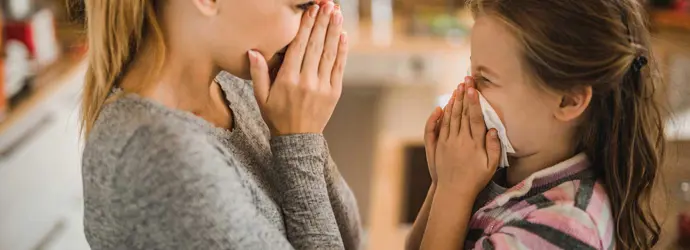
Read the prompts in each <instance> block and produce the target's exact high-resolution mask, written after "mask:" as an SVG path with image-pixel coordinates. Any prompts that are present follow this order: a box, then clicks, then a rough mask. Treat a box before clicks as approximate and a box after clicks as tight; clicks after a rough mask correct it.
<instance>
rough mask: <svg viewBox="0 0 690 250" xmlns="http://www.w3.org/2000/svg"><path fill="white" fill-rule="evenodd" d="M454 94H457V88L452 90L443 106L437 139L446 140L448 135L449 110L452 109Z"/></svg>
mask: <svg viewBox="0 0 690 250" xmlns="http://www.w3.org/2000/svg"><path fill="white" fill-rule="evenodd" d="M455 95H457V90H454V91H453V95H452V96H451V97H450V100H448V104H446V107H445V108H443V120H441V131H440V132H439V135H438V138H439V140H446V139H448V136H449V135H450V119H451V118H450V116H451V115H450V112H451V110H452V109H453V103H454V102H455Z"/></svg>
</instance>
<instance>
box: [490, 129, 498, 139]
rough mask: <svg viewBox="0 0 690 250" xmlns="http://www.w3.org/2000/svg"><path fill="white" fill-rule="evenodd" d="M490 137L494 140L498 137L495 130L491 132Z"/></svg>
mask: <svg viewBox="0 0 690 250" xmlns="http://www.w3.org/2000/svg"><path fill="white" fill-rule="evenodd" d="M489 135H491V137H493V138H496V137H498V133H496V130H493V129H492V130H491V132H489Z"/></svg>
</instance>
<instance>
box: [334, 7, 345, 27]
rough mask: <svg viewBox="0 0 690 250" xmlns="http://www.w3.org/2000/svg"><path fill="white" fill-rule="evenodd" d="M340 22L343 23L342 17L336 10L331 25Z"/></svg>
mask: <svg viewBox="0 0 690 250" xmlns="http://www.w3.org/2000/svg"><path fill="white" fill-rule="evenodd" d="M342 22H343V15H342V14H341V13H340V10H336V11H335V12H334V13H333V24H335V25H339V24H340V23H342Z"/></svg>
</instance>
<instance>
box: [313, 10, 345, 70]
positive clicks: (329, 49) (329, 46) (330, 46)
mask: <svg viewBox="0 0 690 250" xmlns="http://www.w3.org/2000/svg"><path fill="white" fill-rule="evenodd" d="M342 24H343V15H342V13H340V10H339V9H336V10H335V11H334V12H333V15H331V23H330V25H329V26H328V32H327V34H326V44H325V45H324V46H325V47H324V49H323V54H322V55H321V62H320V64H319V78H320V79H322V80H324V81H325V82H330V80H331V72H332V71H333V65H334V64H335V60H336V57H337V56H338V52H339V51H338V47H339V45H340V40H341V38H340V35H341V33H342V30H343V25H342Z"/></svg>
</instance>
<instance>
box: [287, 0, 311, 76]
mask: <svg viewBox="0 0 690 250" xmlns="http://www.w3.org/2000/svg"><path fill="white" fill-rule="evenodd" d="M318 13H319V5H316V4H315V5H313V6H311V7H310V8H309V11H307V12H306V13H305V14H304V15H303V16H302V22H301V25H300V28H299V31H298V32H297V36H296V37H295V39H294V40H292V42H291V43H290V45H289V46H288V50H287V52H286V53H285V60H284V61H283V65H282V66H281V67H280V71H279V72H278V75H279V76H285V74H294V75H292V76H290V77H291V78H292V77H298V76H299V73H300V72H301V71H302V61H303V60H304V53H305V52H306V51H307V44H308V43H309V37H310V35H311V30H312V28H313V27H314V22H315V20H316V14H318Z"/></svg>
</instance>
